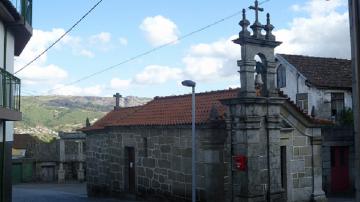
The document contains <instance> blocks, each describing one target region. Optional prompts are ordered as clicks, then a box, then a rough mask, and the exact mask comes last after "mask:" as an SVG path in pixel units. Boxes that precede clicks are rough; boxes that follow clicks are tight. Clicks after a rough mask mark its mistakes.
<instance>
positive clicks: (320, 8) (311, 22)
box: [274, 0, 350, 58]
mask: <svg viewBox="0 0 360 202" xmlns="http://www.w3.org/2000/svg"><path fill="white" fill-rule="evenodd" d="M345 5H346V2H345V1H343V0H331V1H318V0H310V1H308V2H307V3H305V5H303V6H300V5H298V6H296V7H297V9H299V10H302V11H305V12H307V14H308V17H299V18H294V19H293V20H292V22H291V27H290V28H289V29H280V30H277V31H275V32H274V34H275V35H276V36H277V39H278V40H279V41H282V42H283V44H282V45H280V46H279V47H278V48H277V49H276V51H277V52H279V53H288V54H304V55H312V56H325V57H337V58H350V34H349V20H348V18H349V15H348V13H347V12H343V13H340V12H339V11H337V9H339V8H344V6H345ZM293 7H294V6H293Z"/></svg>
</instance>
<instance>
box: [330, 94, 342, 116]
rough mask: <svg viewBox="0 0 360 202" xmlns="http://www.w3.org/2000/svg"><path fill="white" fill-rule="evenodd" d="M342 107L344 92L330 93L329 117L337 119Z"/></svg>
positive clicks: (340, 114)
mask: <svg viewBox="0 0 360 202" xmlns="http://www.w3.org/2000/svg"><path fill="white" fill-rule="evenodd" d="M344 109H345V103H344V93H331V117H332V118H333V119H335V120H336V121H339V119H340V118H341V116H342V114H343V112H344Z"/></svg>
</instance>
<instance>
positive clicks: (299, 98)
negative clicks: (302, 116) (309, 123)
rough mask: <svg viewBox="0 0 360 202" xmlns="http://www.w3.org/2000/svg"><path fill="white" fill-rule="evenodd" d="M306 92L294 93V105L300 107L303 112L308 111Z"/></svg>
mask: <svg viewBox="0 0 360 202" xmlns="http://www.w3.org/2000/svg"><path fill="white" fill-rule="evenodd" d="M308 103H309V102H308V94H307V93H298V94H296V105H297V106H298V107H300V109H302V110H303V111H304V112H305V113H307V112H308V110H309V108H308V105H309V104H308Z"/></svg>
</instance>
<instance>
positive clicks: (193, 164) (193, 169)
mask: <svg viewBox="0 0 360 202" xmlns="http://www.w3.org/2000/svg"><path fill="white" fill-rule="evenodd" d="M181 84H182V85H183V86H186V87H191V88H192V96H191V98H192V102H191V104H192V106H191V116H192V117H191V141H192V143H191V146H192V149H191V150H192V156H191V172H192V178H191V179H192V187H191V193H192V194H191V196H192V202H195V201H196V138H195V86H196V83H195V82H194V81H191V80H185V81H183V82H181Z"/></svg>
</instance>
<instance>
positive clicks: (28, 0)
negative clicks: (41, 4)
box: [10, 0, 32, 25]
mask: <svg viewBox="0 0 360 202" xmlns="http://www.w3.org/2000/svg"><path fill="white" fill-rule="evenodd" d="M10 2H11V3H12V4H13V6H14V7H15V8H16V10H17V11H18V12H19V13H20V14H21V16H23V18H24V20H25V21H26V22H27V23H29V25H32V0H10Z"/></svg>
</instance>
